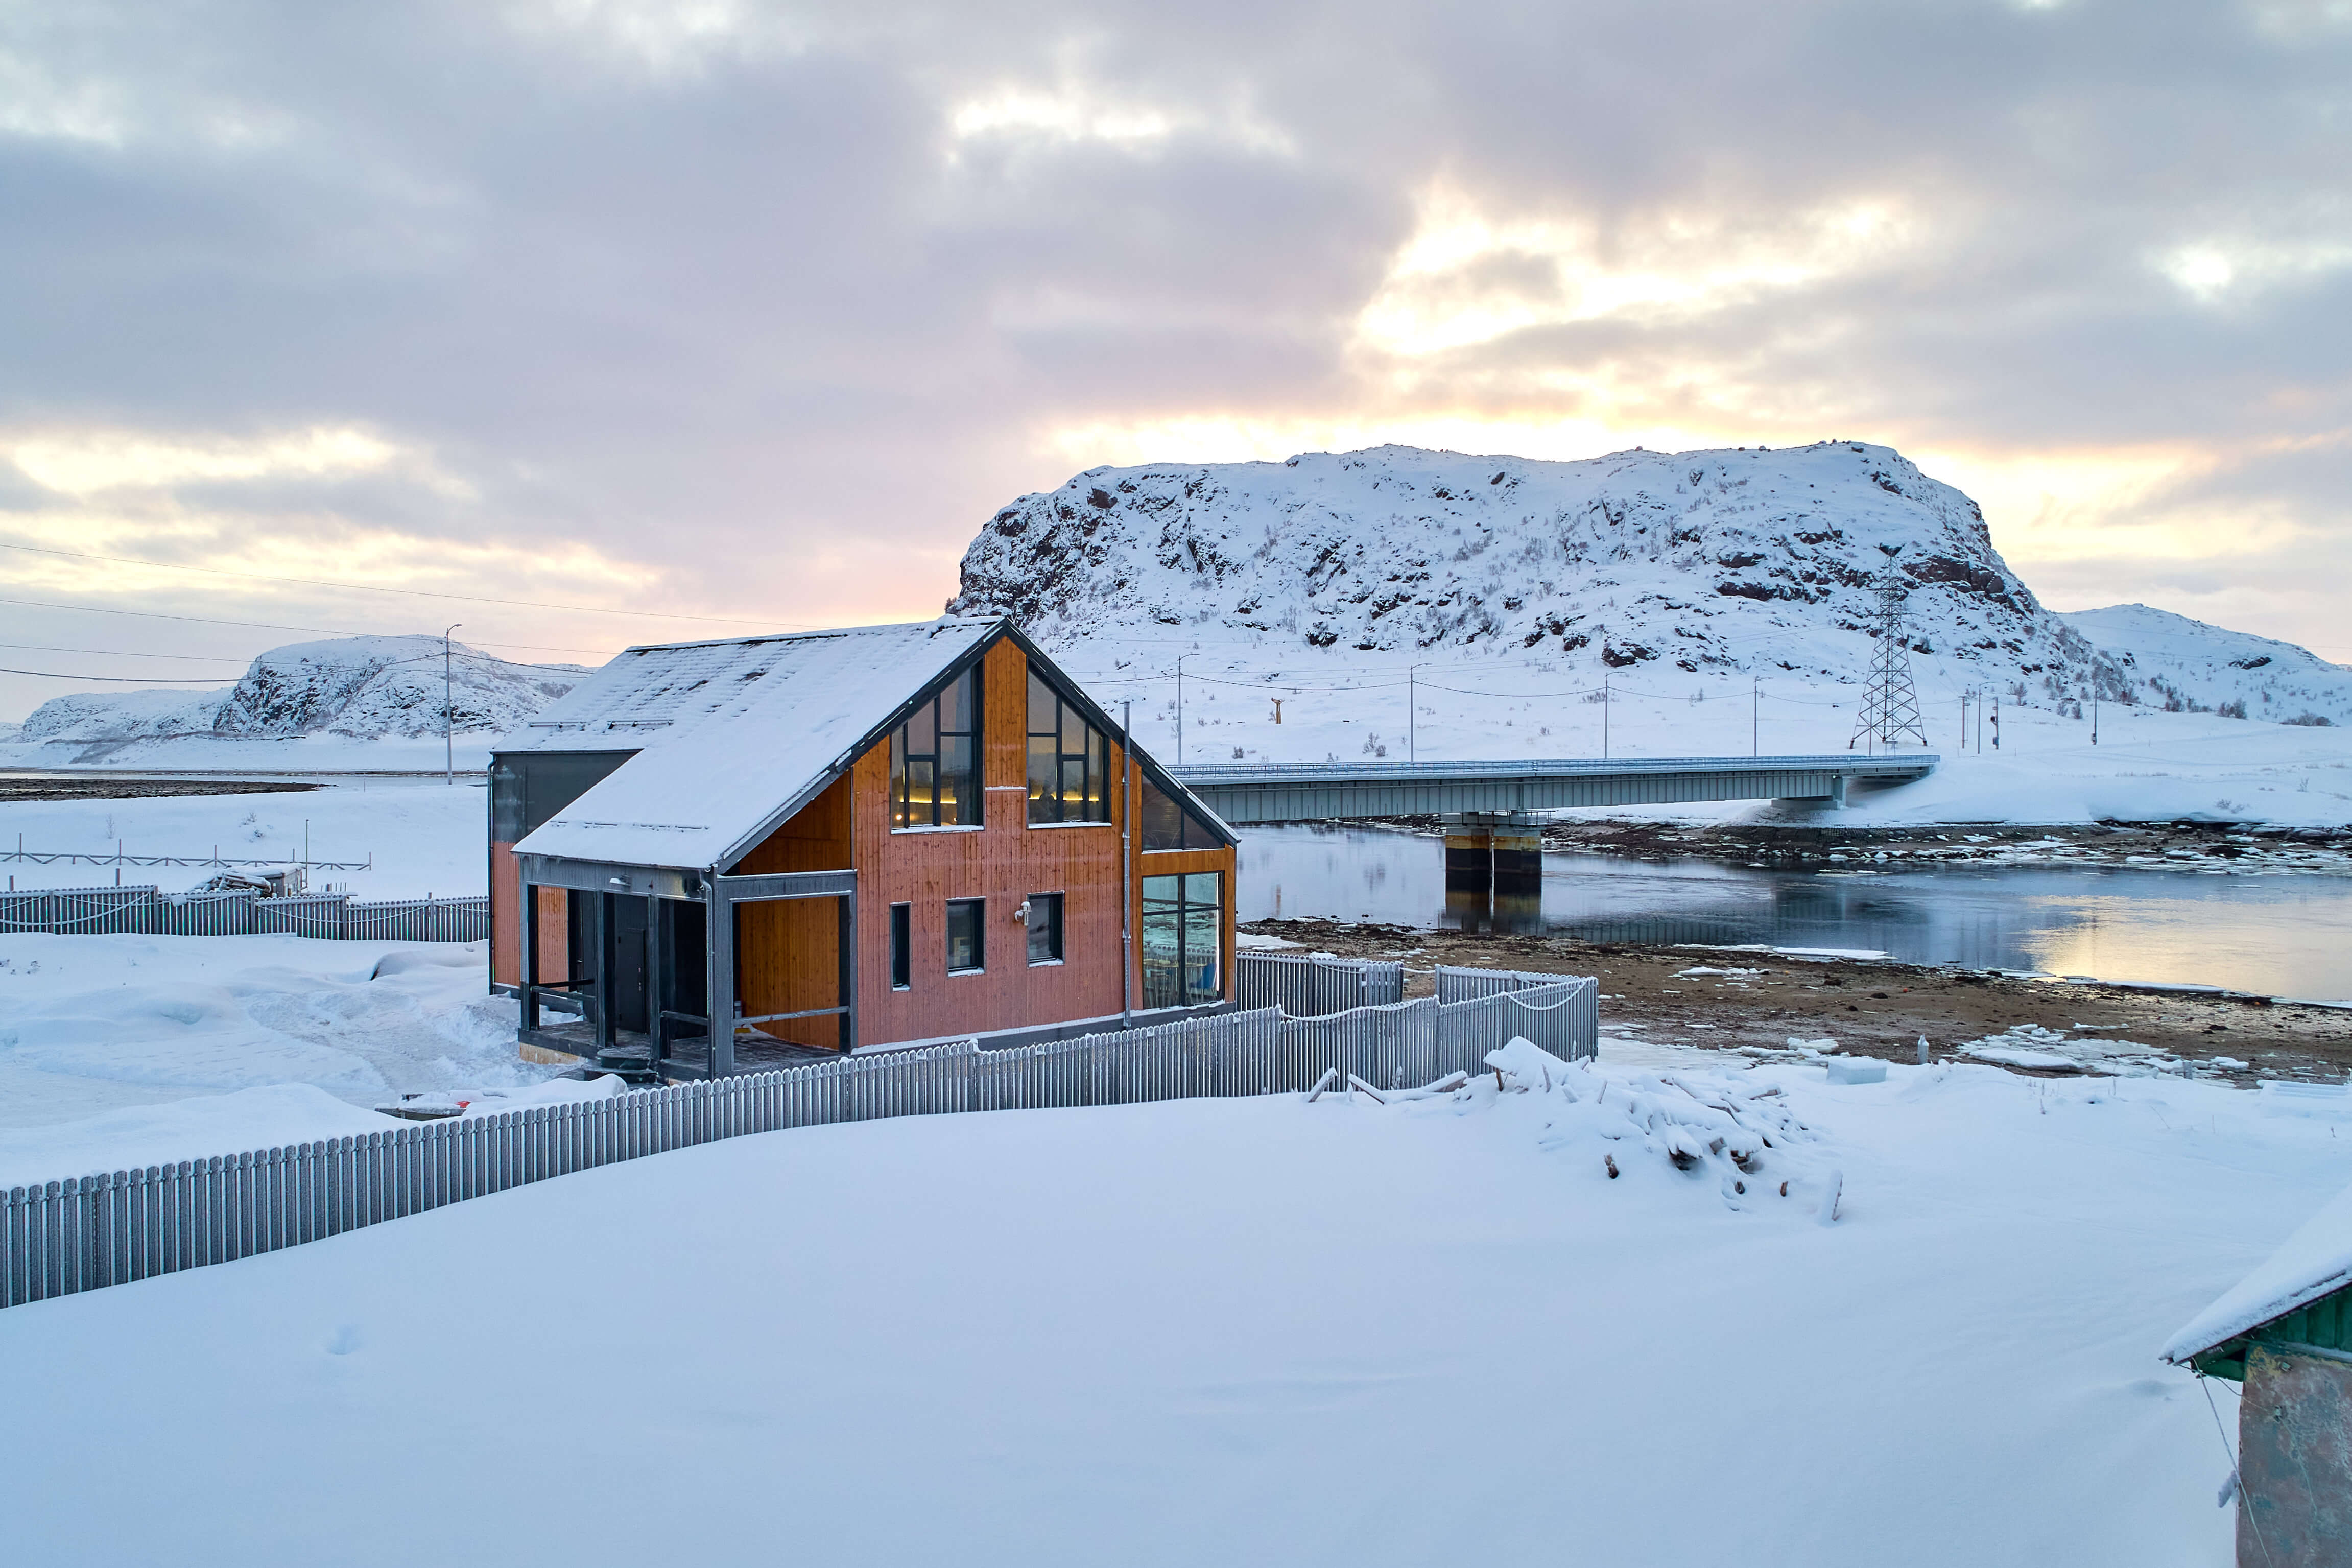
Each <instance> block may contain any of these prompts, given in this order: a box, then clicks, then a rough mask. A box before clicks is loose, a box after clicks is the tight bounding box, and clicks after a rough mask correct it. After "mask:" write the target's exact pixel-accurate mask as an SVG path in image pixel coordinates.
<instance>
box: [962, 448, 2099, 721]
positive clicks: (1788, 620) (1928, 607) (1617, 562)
mask: <svg viewBox="0 0 2352 1568" xmlns="http://www.w3.org/2000/svg"><path fill="white" fill-rule="evenodd" d="M1888 552H1899V554H1898V555H1897V556H1896V559H1897V561H1898V563H1899V565H1900V569H1901V571H1902V572H1903V574H1905V576H1906V578H1907V579H1908V580H1909V581H1910V583H1911V584H1913V592H1912V595H1911V610H1912V616H1913V626H1914V638H1915V644H1916V647H1917V648H1918V650H1919V651H1920V652H1921V653H1933V654H1937V655H1939V656H1941V657H1943V658H1947V659H1948V660H1951V661H1954V662H1956V663H1958V665H1961V666H1963V667H1966V668H1969V670H1971V671H1973V672H1974V675H1975V678H1976V679H1982V680H1988V681H1996V682H1999V683H2001V684H2004V685H2008V684H2021V685H2023V686H2024V687H2026V688H2027V689H2029V690H2031V691H2033V692H2037V693H2040V694H2042V695H2043V696H2045V697H2047V698H2049V699H2051V700H2057V699H2059V698H2062V697H2071V696H2073V695H2074V694H2076V693H2081V694H2083V695H2088V693H2089V691H2090V689H2091V683H2092V682H2093V681H2094V680H2095V679H2096V680H2098V681H2099V682H2100V683H2101V684H2102V685H2103V686H2104V685H2107V684H2110V683H2113V684H2116V686H2117V691H2116V695H2121V682H2122V679H2123V675H2122V672H2120V671H2118V670H2115V669H2111V668H2108V667H2107V666H2106V664H2105V661H2103V660H2101V659H2100V658H2099V657H2098V655H2097V652H2096V650H2095V648H2094V647H2093V646H2092V645H2091V643H2090V642H2089V641H2087V640H2086V639H2085V638H2084V637H2081V636H2080V635H2078V634H2077V633H2076V632H2075V631H2074V629H2073V628H2071V627H2070V626H2067V625H2066V623H2065V622H2063V620H2061V619H2059V618H2058V617H2056V616H2053V615H2051V614H2050V613H2049V612H2048V611H2046V610H2044V609H2043V608H2042V605H2041V604H2040V603H2039V602H2038V601H2037V600H2036V599H2035V598H2034V596H2033V595H2032V592H2031V591H2030V590H2028V589H2027V588H2026V586H2025V584H2023V583H2021V582H2020V581H2019V580H2018V578H2017V576H2016V574H2014V573H2012V572H2011V571H2010V569H2009V567H2008V564H2007V563H2005V562H2003V561H2002V560H2001V558H2000V552H1997V551H1996V550H1994V549H1993V547H1992V541H1991V539H1990V535H1989V534H1988V533H1987V531H1986V529H1985V522H1984V518H1983V514H1982V513H1981V512H1980V511H1979V510H1978V508H1977V506H1976V503H1975V502H1973V501H1971V500H1969V498H1968V497H1966V496H1964V495H1962V494H1961V493H1960V492H1959V491H1958V490H1956V489H1952V488H1951V487H1950V486H1948V485H1944V484H1939V483H1937V481H1936V480H1934V479H1928V478H1927V476H1926V475H1924V474H1922V473H1921V472H1920V471H1919V470H1918V469H1917V468H1916V467H1914V466H1913V465H1912V464H1911V463H1910V462H1909V461H1908V460H1907V459H1906V458H1904V457H1903V456H1902V455H1901V454H1899V453H1897V452H1895V451H1893V450H1892V449H1890V448H1888V447H1873V446H1866V445H1864V444H1861V443H1856V442H1832V443H1823V444H1822V445H1819V446H1813V447H1800V448H1796V449H1793V450H1787V451H1766V450H1764V449H1761V448H1759V449H1757V450H1754V451H1748V450H1744V449H1737V450H1732V451H1717V452H1685V453H1669V452H1646V451H1639V450H1636V451H1631V452H1618V453H1613V454H1612V455H1610V456H1608V457H1605V458H1591V459H1589V460H1586V461H1582V462H1572V463H1561V462H1533V461H1529V460H1528V459H1525V458H1495V457H1465V456H1462V455H1460V454H1457V453H1451V452H1428V451H1422V450H1419V449H1417V448H1413V447H1375V448H1373V449H1371V450H1369V451H1362V452H1345V453H1336V454H1334V453H1310V454H1306V455H1303V456H1300V457H1296V458H1291V459H1289V460H1288V461H1287V462H1286V463H1233V464H1220V465H1213V466H1207V467H1179V466H1174V465H1158V466H1151V467H1146V468H1118V469H1114V468H1097V469H1092V470H1089V471H1088V472H1087V473H1084V474H1081V475H1079V476H1078V477H1077V478H1076V479H1072V480H1071V481H1070V482H1069V483H1068V484H1066V485H1065V486H1063V487H1062V489H1059V490H1057V491H1055V492H1054V493H1052V494H1049V495H1033V496H1025V497H1024V498H1022V499H1021V500H1017V501H1015V502H1014V503H1013V504H1012V505H1011V506H1009V507H1006V508H1005V509H1004V510H1003V511H1001V512H999V513H998V514H997V515H996V517H995V518H994V519H993V520H992V521H991V522H990V523H989V524H988V526H987V527H986V528H985V529H983V530H982V532H981V534H980V537H979V538H978V539H977V540H975V541H974V542H973V543H972V545H971V549H970V550H969V551H968V552H966V554H965V556H964V561H963V581H962V591H961V595H959V596H958V597H957V599H956V600H954V601H953V603H952V605H951V606H950V607H951V608H955V609H958V610H965V611H978V610H986V609H999V608H1001V609H1004V610H1009V611H1011V612H1012V613H1013V614H1014V615H1016V616H1019V617H1020V618H1021V619H1023V620H1024V622H1026V623H1028V624H1029V625H1030V626H1031V627H1032V629H1033V630H1034V632H1036V633H1037V634H1038V635H1040V636H1042V637H1044V638H1045V639H1046V640H1047V641H1048V642H1050V643H1052V644H1055V645H1056V646H1060V647H1073V646H1076V645H1081V644H1088V643H1091V644H1096V645H1097V646H1099V645H1106V644H1117V643H1119V642H1121V641H1126V640H1132V639H1134V638H1135V637H1138V636H1142V637H1156V638H1157V639H1158V640H1162V641H1165V640H1167V639H1168V638H1169V637H1171V635H1184V636H1191V637H1199V636H1202V635H1206V636H1208V637H1210V638H1211V639H1212V640H1218V641H1229V640H1232V639H1233V638H1234V637H1236V635H1239V636H1245V637H1259V638H1262V639H1263V642H1264V644H1265V646H1266V647H1269V648H1281V647H1285V646H1287V647H1293V648H1296V649H1297V650H1298V651H1299V653H1300V654H1302V655H1305V654H1309V653H1311V652H1312V651H1313V650H1318V649H1330V650H1333V651H1334V652H1338V653H1342V654H1345V653H1353V654H1356V655H1358V656H1365V655H1374V654H1387V655H1394V654H1397V653H1400V652H1410V651H1416V650H1429V651H1430V652H1432V653H1436V654H1441V655H1443V656H1445V657H1449V658H1460V657H1462V656H1465V655H1471V656H1475V655H1482V654H1483V655H1486V656H1488V657H1493V658H1509V659H1510V660H1511V661H1512V662H1517V663H1522V664H1525V663H1529V662H1533V663H1535V664H1537V665H1538V666H1540V667H1541V668H1547V669H1552V668H1557V669H1563V670H1583V671H1586V672H1588V673H1591V674H1592V675H1594V676H1596V677H1597V676H1598V674H1599V672H1600V671H1601V670H1602V669H1603V668H1612V669H1621V670H1628V671H1633V670H1638V671H1641V672H1642V673H1643V674H1654V673H1663V672H1664V671H1668V670H1680V671H1682V672H1684V673H1685V674H1692V675H1697V674H1706V673H1710V672H1711V673H1715V674H1717V675H1718V676H1719V675H1722V674H1727V673H1731V672H1734V671H1742V672H1744V671H1749V670H1779V671H1782V672H1790V673H1802V674H1804V675H1808V676H1812V677H1816V678H1828V679H1838V678H1840V677H1843V676H1844V675H1847V674H1849V673H1851V672H1853V671H1856V670H1860V669H1862V668H1866V666H1867V662H1868V648H1869V641H1868V637H1867V633H1866V631H1865V629H1864V628H1865V626H1866V625H1867V622H1868V616H1869V614H1870V610H1871V607H1872V605H1873V596H1872V594H1871V592H1870V584H1871V582H1872V579H1873V578H1874V575H1875V574H1878V573H1879V572H1880V571H1881V570H1882V569H1883V568H1884V567H1885V563H1886V561H1887V559H1888Z"/></svg>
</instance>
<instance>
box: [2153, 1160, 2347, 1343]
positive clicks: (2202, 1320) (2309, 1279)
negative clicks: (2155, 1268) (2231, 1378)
mask: <svg viewBox="0 0 2352 1568" xmlns="http://www.w3.org/2000/svg"><path fill="white" fill-rule="evenodd" d="M2346 1284H2352V1187H2347V1188H2346V1189H2345V1190H2344V1191H2343V1192H2341V1193H2338V1194H2336V1197H2335V1199H2334V1200H2333V1201H2332V1202H2330V1203H2329V1204H2328V1205H2326V1207H2324V1208H2322V1209H2321V1210H2320V1211H2319V1212H2318V1213H2317V1214H2315V1215H2312V1216H2311V1217H2310V1218H2309V1219H2307V1220H2305V1221H2304V1222H2303V1224H2302V1225H2301V1226H2297V1227H2296V1228H2295V1231H2294V1235H2292V1236H2290V1237H2287V1238H2286V1239H2285V1240H2284V1241H2283V1242H2281V1243H2280V1244H2279V1248H2278V1250H2277V1251H2276V1252H2273V1253H2272V1254H2271V1255H2270V1257H2268V1258H2264V1259H2263V1261H2262V1262H2261V1263H2260V1264H2258V1265H2256V1266H2255V1268H2254V1270H2253V1272H2252V1273H2251V1274H2249V1275H2247V1276H2246V1277H2245V1278H2244V1279H2241V1280H2239V1281H2238V1282H2237V1283H2236V1284H2235V1285H2232V1286H2231V1287H2230V1289H2227V1290H2225V1291H2223V1292H2222V1293H2221V1298H2220V1299H2219V1300H2216V1301H2215V1302H2214V1303H2213V1304H2212V1305H2211V1306H2210V1307H2208V1308H2206V1309H2205V1310H2203V1311H2201V1312H2200V1313H2198V1314H2197V1315H2196V1316H2195V1317H2194V1318H2191V1319H2190V1320H2189V1321H2188V1323H2186V1324H2185V1325H2183V1326H2182V1328H2181V1329H2180V1331H2179V1332H2178V1333H2176V1334H2174V1335H2173V1336H2172V1338H2171V1339H2170V1340H2168V1341H2167V1342H2166V1343H2165V1347H2164V1352H2163V1353H2164V1359H2165V1360H2167V1361H2172V1362H2183V1361H2187V1360H2188V1359H2189V1357H2190V1356H2193V1355H2199V1354H2201V1353H2203V1352H2206V1351H2210V1350H2211V1349H2212V1348H2213V1347H2214V1346H2216V1345H2220V1344H2224V1343H2226V1342H2229V1341H2231V1340H2233V1339H2236V1338H2237V1337H2238V1336H2239V1335H2240V1334H2242V1333H2245V1332H2247V1331H2250V1330H2252V1329H2255V1328H2259V1327H2260V1326H2262V1325H2263V1324H2264V1323H2267V1322H2269V1321H2271V1320H2272V1319H2273V1318H2277V1317H2282V1316H2284V1314H2286V1313H2288V1312H2292V1311H2294V1310H2295V1309H2296V1308H2297V1307H2304V1306H2308V1305H2310V1304H2311V1303H2312V1302H2314V1301H2315V1300H2319V1298H2320V1297H2322V1296H2325V1295H2327V1294H2329V1293H2330V1292H2331V1291H2334V1290H2336V1289H2340V1288H2342V1287H2343V1286H2344V1285H2346Z"/></svg>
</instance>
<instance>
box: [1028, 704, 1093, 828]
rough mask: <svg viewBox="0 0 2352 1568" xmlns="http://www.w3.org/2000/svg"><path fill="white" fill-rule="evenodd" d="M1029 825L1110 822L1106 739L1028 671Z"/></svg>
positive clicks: (1071, 706) (1083, 717)
mask: <svg viewBox="0 0 2352 1568" xmlns="http://www.w3.org/2000/svg"><path fill="white" fill-rule="evenodd" d="M1029 820H1030V821H1032V822H1108V821H1109V820H1110V737H1108V735H1106V734H1104V733H1103V732H1102V731H1100V730H1097V729H1096V728H1095V727H1094V726H1093V725H1092V724H1089V723H1087V721H1086V716H1085V715H1084V714H1082V713H1080V712H1079V711H1078V710H1077V709H1076V707H1075V706H1073V705H1072V704H1071V703H1070V701H1069V700H1068V699H1066V698H1065V697H1064V696H1063V695H1062V694H1061V693H1060V692H1059V691H1056V690H1055V689H1054V688H1053V686H1052V685H1051V684H1050V683H1049V682H1048V681H1047V680H1046V679H1045V677H1043V676H1041V675H1039V674H1038V673H1037V672H1036V671H1035V670H1034V669H1033V670H1031V671H1030V672H1029Z"/></svg>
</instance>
